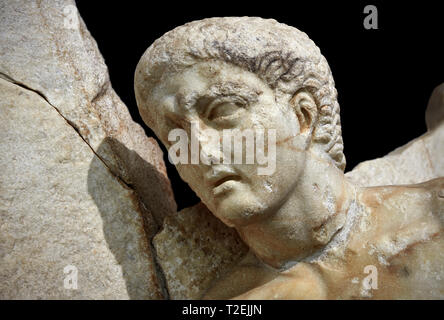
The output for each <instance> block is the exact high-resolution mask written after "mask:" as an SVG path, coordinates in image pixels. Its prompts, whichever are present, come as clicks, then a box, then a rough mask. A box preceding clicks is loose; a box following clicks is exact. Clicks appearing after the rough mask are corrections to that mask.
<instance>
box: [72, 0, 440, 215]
mask: <svg viewBox="0 0 444 320" xmlns="http://www.w3.org/2000/svg"><path fill="white" fill-rule="evenodd" d="M76 3H77V7H78V9H79V12H80V15H81V16H82V18H83V20H84V21H85V23H86V26H87V27H88V29H89V31H90V32H91V34H92V36H93V37H94V38H95V40H96V41H97V43H98V46H99V49H100V52H101V53H102V55H103V57H104V58H105V62H106V64H107V66H108V68H109V73H110V77H111V82H112V85H113V87H114V89H115V91H116V92H117V94H118V95H119V96H120V98H121V99H122V100H123V102H124V103H125V104H126V105H127V106H128V108H129V110H130V113H131V115H132V117H133V119H134V120H135V121H136V122H138V123H139V124H141V125H142V126H143V128H144V129H145V131H146V133H147V135H149V136H155V135H154V134H153V132H152V131H151V130H150V129H149V128H148V127H147V126H146V125H145V124H144V123H143V121H142V120H141V118H140V115H139V113H138V110H137V106H136V102H135V98H134V89H133V76H134V70H135V68H136V65H137V63H138V61H139V59H140V57H141V56H142V54H143V53H144V51H145V50H146V49H147V48H148V46H149V45H151V43H152V42H153V41H154V40H155V39H157V38H159V37H160V36H162V35H163V34H164V33H165V32H167V31H169V30H171V29H173V28H174V27H176V26H179V25H182V24H184V23H186V22H189V21H193V20H198V19H202V18H207V17H215V16H260V17H263V18H274V19H276V20H277V21H279V22H283V23H286V24H288V25H290V26H294V27H296V28H298V29H300V30H302V31H304V32H306V33H307V34H308V36H309V37H310V38H311V39H312V40H313V41H314V42H315V43H316V44H317V45H318V46H319V47H320V49H321V52H322V53H323V55H324V56H325V57H326V59H327V61H328V62H329V64H330V67H331V69H332V72H333V76H334V78H335V82H336V88H337V90H338V93H339V96H338V99H339V103H340V106H341V119H342V132H343V139H344V146H345V150H344V153H345V156H346V159H347V167H346V171H349V170H351V169H353V167H354V166H355V165H357V164H358V163H359V162H362V161H365V160H370V159H374V158H377V157H381V156H384V155H385V154H387V153H388V152H390V151H392V150H393V149H395V148H397V147H399V146H401V145H403V144H405V143H407V142H409V141H410V140H412V139H414V138H416V137H418V136H420V135H421V134H423V133H424V132H425V131H426V126H425V121H424V114H425V109H426V106H427V102H428V99H429V97H430V94H431V92H432V90H433V89H434V88H435V87H436V86H437V85H439V84H441V83H442V82H444V72H443V71H444V46H442V43H443V35H444V19H443V18H442V15H443V13H442V12H443V11H442V10H440V8H439V7H438V6H437V3H439V1H436V2H430V3H427V2H424V1H422V2H411V3H410V2H404V3H403V2H399V3H396V2H394V1H390V3H389V2H388V1H371V2H366V1H353V2H351V1H349V2H348V1H347V2H346V1H343V2H335V3H332V2H327V1H324V2H321V1H310V2H308V1H297V0H293V1H286V2H282V1H265V2H260V1H254V2H244V1H234V2H230V1H206V2H195V1H189V2H188V1H180V2H177V3H176V2H171V1H162V0H157V1H120V2H111V1H86V0H78V1H76ZM367 4H373V5H376V7H377V9H378V18H379V19H378V27H379V28H378V30H366V29H365V28H364V27H363V20H364V18H365V16H366V14H364V13H363V10H364V7H365V6H366V5H367ZM161 147H162V149H163V151H164V155H165V157H164V158H165V162H166V164H167V167H168V168H167V169H168V175H169V176H170V178H171V180H172V185H173V189H174V193H175V197H176V200H177V203H178V207H179V209H181V208H184V207H187V206H190V205H192V204H194V203H196V202H197V201H198V199H197V197H196V196H195V194H194V193H193V192H192V191H191V189H189V187H188V186H187V185H186V184H185V183H184V182H183V181H182V180H181V179H180V177H179V176H178V174H177V172H176V169H175V168H174V166H172V165H171V164H170V163H168V161H167V157H166V150H165V149H164V148H163V146H162V145H161Z"/></svg>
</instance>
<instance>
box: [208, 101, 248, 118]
mask: <svg viewBox="0 0 444 320" xmlns="http://www.w3.org/2000/svg"><path fill="white" fill-rule="evenodd" d="M242 110H244V105H242V104H241V103H236V102H228V101H223V102H219V103H217V104H214V106H210V108H209V112H208V115H207V119H208V120H210V121H223V120H230V119H234V118H236V117H237V116H238V114H239V113H240V111H242Z"/></svg>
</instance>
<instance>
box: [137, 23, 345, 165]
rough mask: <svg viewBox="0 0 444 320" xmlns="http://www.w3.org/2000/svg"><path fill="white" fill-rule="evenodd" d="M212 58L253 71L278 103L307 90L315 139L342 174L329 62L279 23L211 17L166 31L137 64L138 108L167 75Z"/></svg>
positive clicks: (304, 38)
mask: <svg viewBox="0 0 444 320" xmlns="http://www.w3.org/2000/svg"><path fill="white" fill-rule="evenodd" d="M209 59H219V60H222V61H225V62H228V63H231V64H233V65H236V66H239V67H241V68H243V69H246V70H248V71H251V72H253V73H255V74H256V75H258V76H259V77H260V78H261V79H263V80H264V81H265V82H267V83H268V85H269V86H270V88H272V89H274V91H275V94H276V97H277V99H278V98H279V97H282V96H285V97H288V95H290V96H292V95H294V94H295V93H296V92H297V91H298V90H300V89H305V90H308V91H309V92H310V93H311V94H312V95H313V97H314V98H315V100H316V102H317V106H318V117H317V119H316V122H315V123H314V131H313V140H314V141H315V142H318V143H319V144H320V145H321V146H322V148H323V149H324V151H325V152H326V153H327V154H328V155H329V156H330V158H331V159H332V160H333V161H334V163H335V165H336V166H337V167H338V168H339V169H341V170H344V168H345V157H344V154H343V142H342V135H341V121H340V115H339V104H338V101H337V91H336V88H335V84H334V80H333V76H332V74H331V71H330V68H329V66H328V63H327V61H326V59H325V58H324V57H323V56H322V55H321V52H320V50H319V48H318V47H317V46H316V45H315V44H314V42H313V41H311V40H310V39H309V38H308V36H307V35H306V34H305V33H304V32H301V31H299V30H298V29H296V28H293V27H290V26H287V25H285V24H281V23H278V22H277V21H275V20H265V19H262V18H253V17H229V18H210V19H204V20H199V21H193V22H190V23H187V24H185V25H183V26H180V27H177V28H175V29H174V30H172V31H170V32H168V33H166V34H165V35H163V36H162V37H161V38H159V39H157V40H156V41H155V42H154V43H153V44H152V45H151V46H150V47H149V48H148V49H147V51H146V52H145V53H144V55H143V57H142V58H141V60H140V62H139V64H138V66H137V69H136V75H135V84H136V88H135V91H136V99H137V102H138V105H139V108H141V106H145V105H146V102H147V99H148V97H149V95H150V92H151V90H152V88H154V86H155V85H156V84H157V83H159V81H161V80H162V77H163V76H165V75H168V74H171V72H178V71H181V70H183V69H184V68H186V67H189V66H191V65H193V64H195V63H196V62H197V61H202V60H209ZM141 113H142V116H143V117H144V119H146V120H148V121H149V118H150V115H149V112H147V111H146V110H143V107H142V108H141ZM146 120H145V121H146Z"/></svg>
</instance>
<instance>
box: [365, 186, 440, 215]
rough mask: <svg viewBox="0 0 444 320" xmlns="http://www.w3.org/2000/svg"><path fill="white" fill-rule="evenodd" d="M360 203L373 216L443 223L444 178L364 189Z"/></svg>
mask: <svg viewBox="0 0 444 320" xmlns="http://www.w3.org/2000/svg"><path fill="white" fill-rule="evenodd" d="M360 201H361V202H362V203H363V204H364V205H365V206H366V207H367V208H369V209H370V210H371V211H372V212H373V213H374V214H376V215H380V214H390V218H391V219H395V221H396V220H397V218H398V217H399V218H403V219H405V218H406V217H411V218H414V217H418V216H424V215H433V216H435V217H437V218H438V219H440V220H441V223H442V222H443V215H444V177H442V178H437V179H433V180H430V181H426V182H423V183H419V184H411V185H397V186H396V185H394V186H380V187H370V188H364V189H363V190H362V192H361V196H360ZM379 218H384V217H379Z"/></svg>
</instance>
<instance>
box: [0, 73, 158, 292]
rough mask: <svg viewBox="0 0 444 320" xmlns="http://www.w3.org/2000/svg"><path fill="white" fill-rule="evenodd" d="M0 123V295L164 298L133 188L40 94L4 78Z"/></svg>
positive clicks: (0, 103)
mask: <svg viewBox="0 0 444 320" xmlns="http://www.w3.org/2000/svg"><path fill="white" fill-rule="evenodd" d="M0 125H1V130H0V168H1V179H0V229H1V231H0V298H1V299H127V298H133V299H155V298H161V290H160V289H159V285H158V282H157V279H156V276H155V271H154V264H153V260H152V254H151V250H150V245H149V241H148V239H147V237H146V233H145V231H144V223H143V217H142V213H143V211H142V210H143V208H141V207H140V205H139V201H138V199H137V196H136V195H135V194H134V192H133V191H132V190H130V189H128V188H127V187H126V186H125V184H123V183H122V182H120V181H119V179H118V178H116V177H115V176H114V175H113V174H112V173H111V172H110V171H109V170H108V168H107V167H106V166H105V164H104V163H103V162H102V161H101V160H100V159H99V158H98V157H97V156H96V155H95V154H94V153H93V152H92V150H91V149H90V148H89V146H88V145H87V144H86V143H85V142H84V141H83V140H82V138H81V137H80V136H79V135H78V133H77V132H76V131H75V130H74V129H73V128H72V127H71V126H70V125H69V124H68V123H67V122H66V121H65V120H64V119H63V118H62V117H61V116H60V114H59V113H58V112H57V111H56V110H55V109H54V108H53V107H52V106H50V105H49V104H48V103H47V102H46V101H45V100H44V99H43V98H42V97H41V96H39V95H38V94H36V93H35V92H33V91H30V90H27V89H24V88H22V87H20V86H18V85H15V84H12V83H10V82H8V81H5V80H3V79H0ZM147 217H148V215H145V218H147ZM146 222H147V223H148V226H149V225H150V222H151V221H149V220H147V221H146ZM151 225H152V222H151ZM148 231H149V230H148ZM151 232H153V231H152V230H151ZM67 265H73V266H75V267H76V268H77V270H78V289H77V290H68V289H65V288H64V279H65V277H67V274H64V268H65V267H66V266H67Z"/></svg>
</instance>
